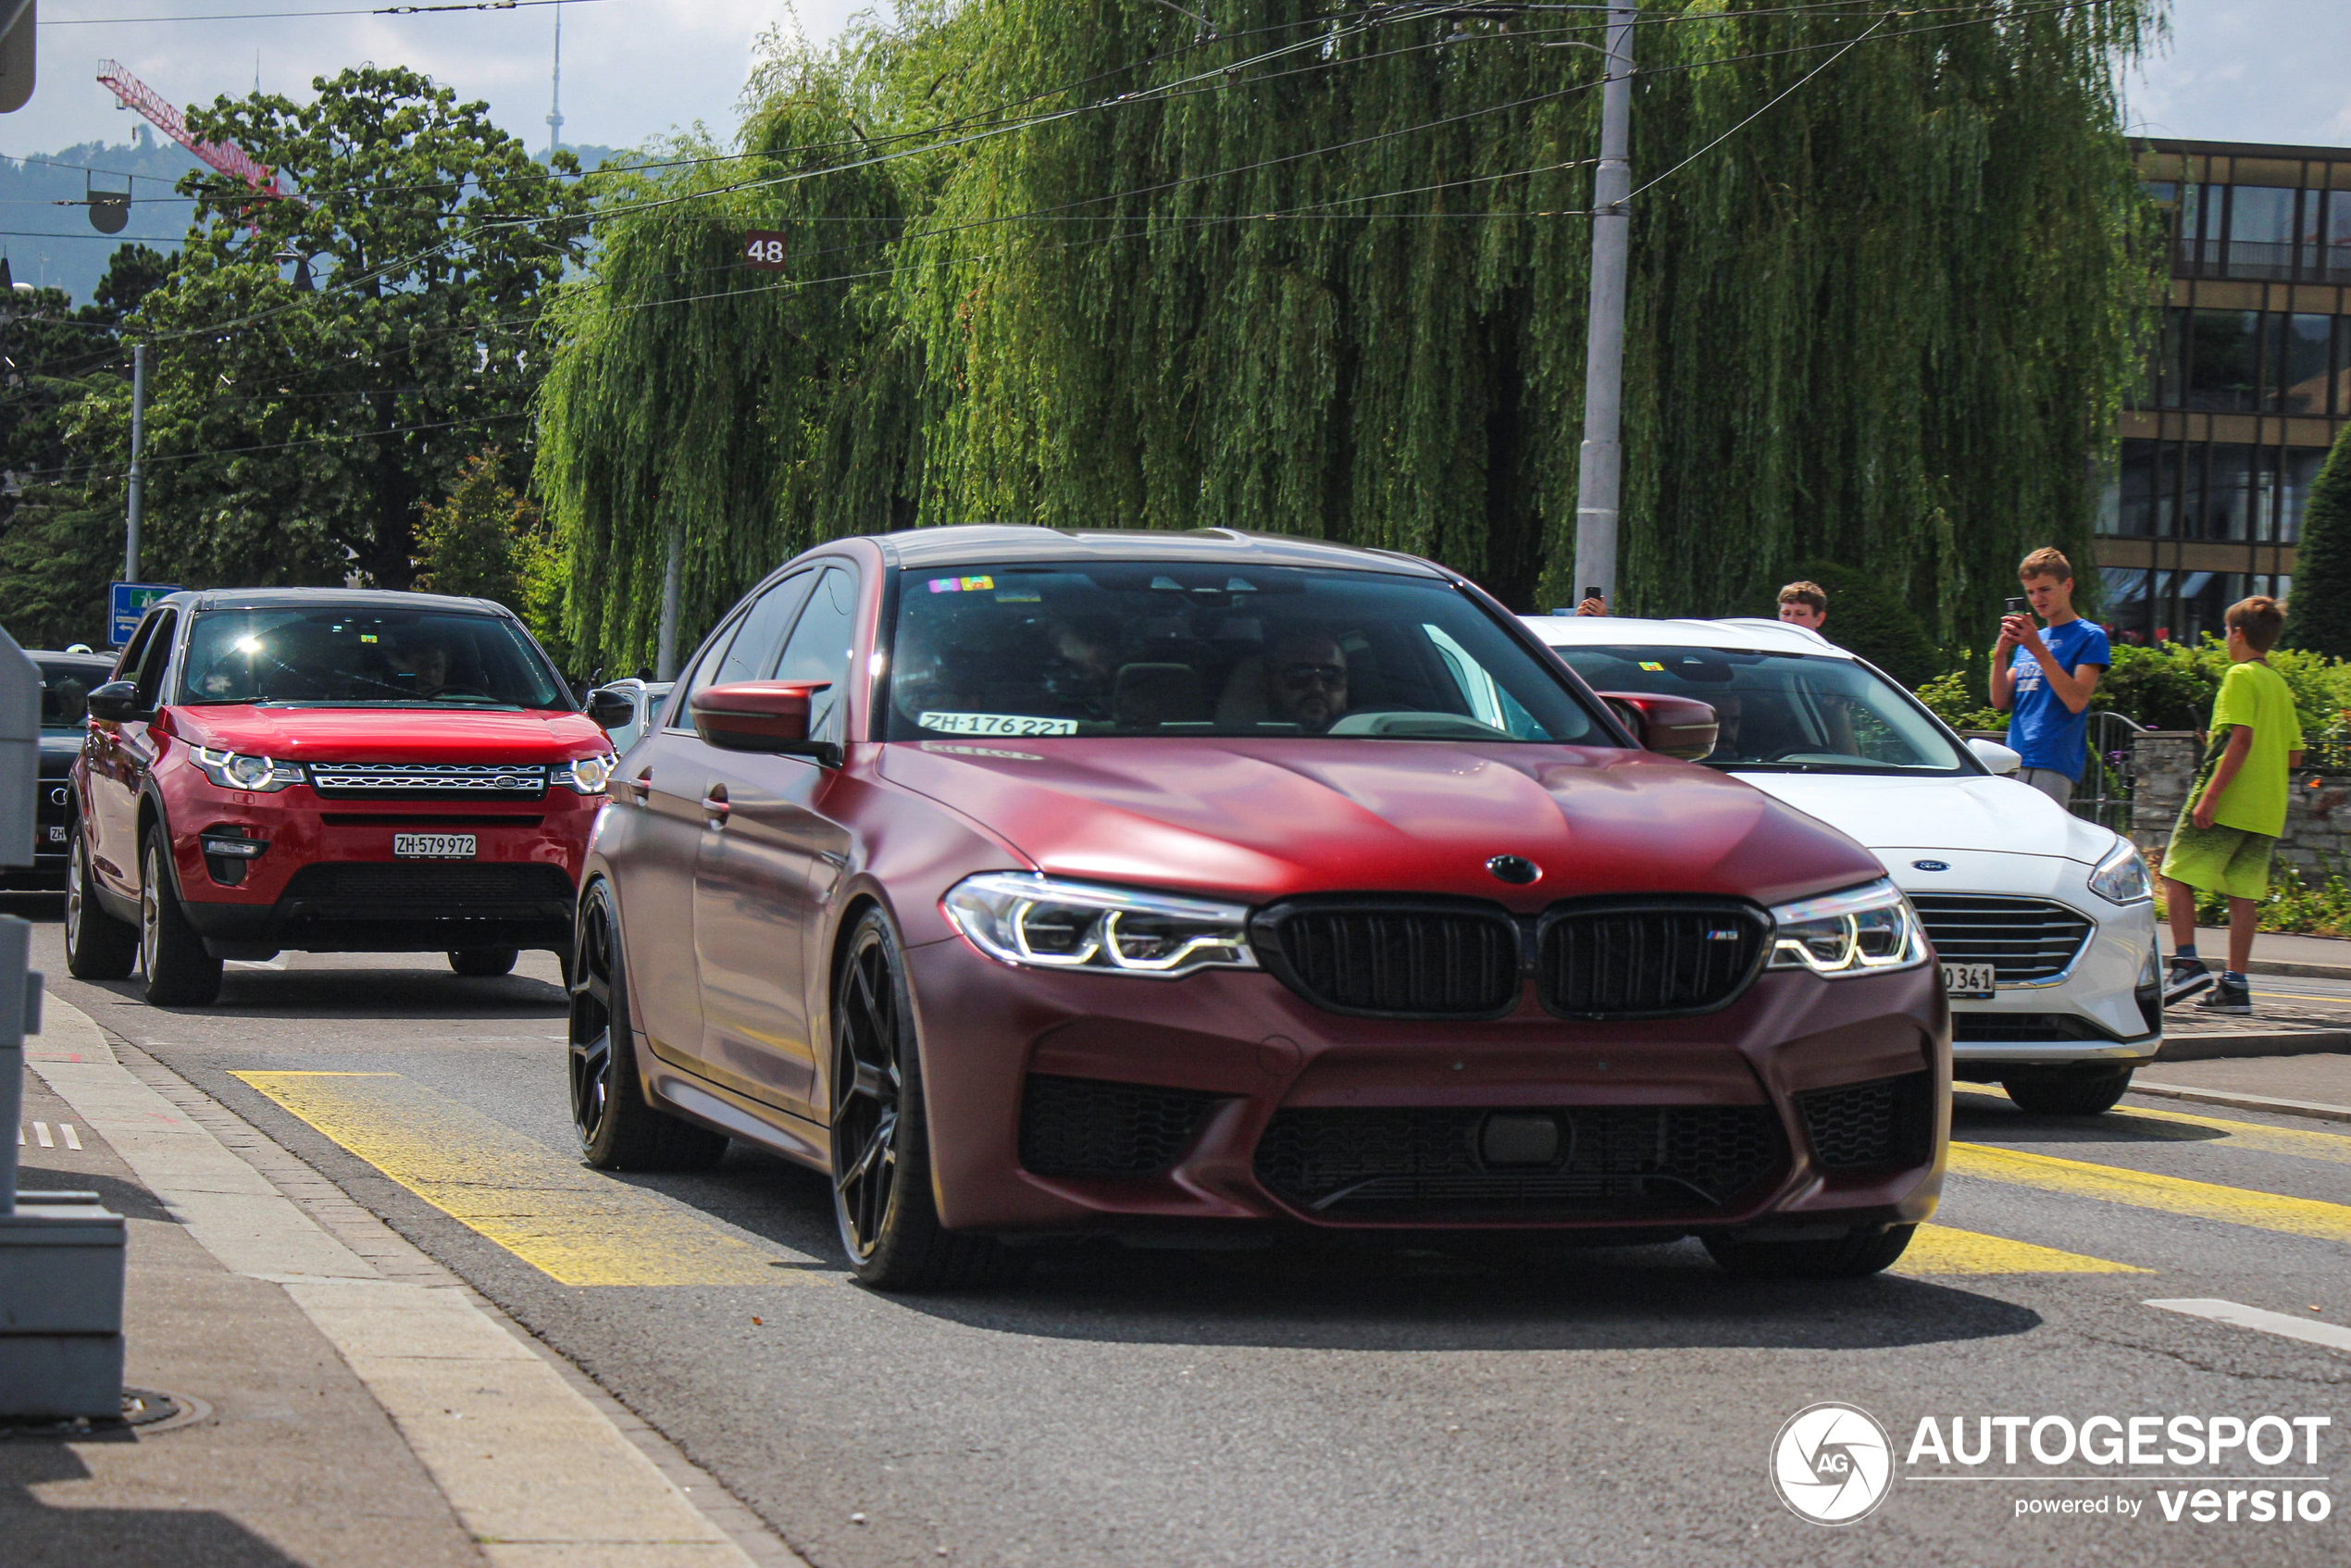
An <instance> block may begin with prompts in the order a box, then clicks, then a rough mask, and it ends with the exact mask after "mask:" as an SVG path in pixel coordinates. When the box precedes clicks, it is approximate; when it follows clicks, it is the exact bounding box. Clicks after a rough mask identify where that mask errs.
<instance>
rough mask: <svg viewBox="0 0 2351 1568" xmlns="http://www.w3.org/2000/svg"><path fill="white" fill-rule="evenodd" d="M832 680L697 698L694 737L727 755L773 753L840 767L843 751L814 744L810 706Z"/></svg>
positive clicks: (744, 683)
mask: <svg viewBox="0 0 2351 1568" xmlns="http://www.w3.org/2000/svg"><path fill="white" fill-rule="evenodd" d="M831 686H832V682H831V681H829V680H740V681H737V682H735V683H734V684H733V685H731V686H705V687H703V689H702V690H701V691H698V692H696V693H695V694H694V700H693V715H694V733H695V734H697V735H699V736H701V737H702V738H703V742H704V743H705V744H707V745H712V746H715V747H717V748H718V749H719V750H720V751H723V752H769V753H779V754H782V755H785V756H795V757H814V758H815V759H816V760H817V761H818V762H820V763H822V764H824V765H826V766H827V767H839V766H840V747H839V746H836V745H834V744H833V743H832V742H831V741H830V740H810V739H809V738H808V708H809V701H810V699H811V698H813V697H815V695H816V693H817V692H819V691H827V690H829V689H830V688H831Z"/></svg>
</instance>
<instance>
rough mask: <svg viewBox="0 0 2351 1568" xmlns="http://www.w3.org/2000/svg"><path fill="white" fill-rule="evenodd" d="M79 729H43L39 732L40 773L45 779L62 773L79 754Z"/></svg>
mask: <svg viewBox="0 0 2351 1568" xmlns="http://www.w3.org/2000/svg"><path fill="white" fill-rule="evenodd" d="M83 733H84V732H83V731H81V730H79V729H44V730H43V731H42V732H41V772H42V775H43V776H44V778H45V777H47V776H49V775H51V774H57V773H63V772H64V771H65V770H66V769H67V768H68V767H69V766H71V765H72V764H73V759H74V758H76V757H78V756H80V755H81V737H82V734H83Z"/></svg>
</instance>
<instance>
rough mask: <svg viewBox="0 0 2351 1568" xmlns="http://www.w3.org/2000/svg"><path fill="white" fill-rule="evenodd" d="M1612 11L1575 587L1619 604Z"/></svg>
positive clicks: (1629, 86)
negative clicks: (1617, 584) (1617, 569)
mask: <svg viewBox="0 0 2351 1568" xmlns="http://www.w3.org/2000/svg"><path fill="white" fill-rule="evenodd" d="M1638 14H1639V13H1638V12H1637V11H1636V10H1635V9H1634V8H1633V7H1632V6H1610V7H1609V13H1608V74H1607V76H1606V78H1605V79H1604V80H1603V81H1602V83H1601V87H1600V163H1599V168H1598V170H1597V171H1596V172H1595V174H1594V177H1593V180H1592V289H1591V309H1590V315H1589V317H1588V319H1587V325H1586V340H1585V349H1584V445H1583V447H1582V449H1581V451H1580V453H1579V454H1578V459H1577V463H1576V482H1575V586H1576V591H1577V593H1578V595H1579V596H1580V595H1581V594H1582V592H1583V591H1584V590H1585V589H1586V588H1597V589H1598V590H1599V591H1600V592H1601V593H1602V594H1603V595H1604V596H1605V597H1606V598H1607V599H1608V601H1609V604H1610V606H1611V608H1613V607H1614V605H1615V604H1616V555H1617V550H1616V530H1617V516H1618V498H1619V492H1620V490H1621V481H1622V479H1623V471H1624V448H1623V443H1622V442H1621V441H1620V440H1619V435H1620V432H1621V430H1622V428H1623V418H1624V273H1625V263H1626V260H1627V258H1628V257H1629V256H1630V255H1631V253H1632V245H1633V233H1632V228H1633V218H1632V215H1631V214H1630V213H1629V212H1627V211H1626V210H1625V206H1624V203H1625V200H1626V198H1627V197H1629V196H1630V195H1631V194H1632V193H1633V19H1634V18H1635V17H1636V16H1637V15H1638Z"/></svg>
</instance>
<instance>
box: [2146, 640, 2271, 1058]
mask: <svg viewBox="0 0 2351 1568" xmlns="http://www.w3.org/2000/svg"><path fill="white" fill-rule="evenodd" d="M2226 624H2227V627H2228V632H2229V657H2230V658H2231V659H2233V660H2234V661H2235V663H2234V664H2233V666H2231V667H2230V669H2229V673H2228V674H2227V675H2226V676H2224V677H2223V678H2221V681H2220V697H2219V698H2218V699H2217V700H2216V701H2215V702H2214V703H2213V704H2212V740H2211V744H2210V746H2209V747H2208V749H2207V751H2206V753H2205V759H2204V766H2203V767H2202V768H2201V769H2199V770H2198V777H2197V780H2196V788H2195V789H2193V790H2189V791H2188V798H2187V801H2186V803H2184V804H2183V805H2182V807H2181V808H2180V820H2179V822H2178V824H2177V825H2176V826H2175V827H2174V828H2172V830H2171V847H2170V848H2169V849H2168V850H2166V851H2165V852H2164V854H2163V898H2164V902H2166V903H2167V904H2169V905H2170V907H2171V950H2172V954H2171V975H2170V977H2168V980H2167V983H2166V985H2165V986H2164V991H2165V994H2166V996H2167V997H2169V998H2170V999H2171V1000H2174V1001H2176V1000H2178V999H2180V998H2182V997H2184V996H2186V995H2189V994H2190V993H2192V992H2193V991H2195V990H2196V989H2198V986H2197V982H2198V981H2200V980H2201V979H2202V977H2203V976H2204V974H2205V967H2204V961H2203V960H2202V959H2200V958H2198V957H2197V956H2196V895H2195V894H2194V893H2192V892H2191V891H2189V890H2190V889H2192V888H2200V889H2202V890H2205V891H2207V892H2215V893H2222V894H2225V895H2227V898H2228V901H2229V966H2228V968H2227V969H2226V970H2224V971H2223V972H2222V973H2221V976H2220V983H2219V984H2217V985H2215V986H2214V987H2213V988H2212V994H2211V995H2209V996H2208V997H2206V998H2205V999H2204V1000H2203V1001H2202V1002H2198V1003H2197V1004H2196V1005H2197V1007H2198V1009H2199V1010H2200V1011H2203V1012H2208V1013H2250V1012H2252V1011H2253V995H2252V988H2251V987H2250V986H2249V985H2248V984H2247V982H2246V980H2245V965H2246V964H2249V963H2251V962H2252V959H2253V927H2254V925H2255V923H2256V921H2257V920H2258V917H2259V909H2260V900H2261V896H2262V895H2263V894H2264V893H2267V892H2268V891H2269V890H2270V853H2271V852H2273V851H2274V850H2275V849H2276V848H2277V844H2278V836H2279V835H2280V834H2282V833H2283V832H2284V831H2285V801H2286V790H2287V785H2288V775H2289V774H2291V773H2292V771H2293V770H2294V769H2295V767H2298V766H2300V765H2301V763H2302V723H2301V720H2300V719H2299V718H2297V717H2296V716H2295V711H2294V693H2293V692H2292V691H2288V690H2287V688H2286V684H2285V678H2284V677H2283V676H2282V675H2280V674H2279V673H2278V672H2277V671H2276V670H2273V669H2271V668H2270V666H2269V663H2268V660H2267V658H2266V655H2267V654H2268V653H2269V652H2270V649H2272V648H2274V647H2276V646H2277V644H2278V637H2279V634H2280V633H2281V632H2283V630H2284V629H2285V611H2284V610H2283V608H2281V607H2280V606H2279V604H2278V602H2277V601H2276V600H2274V599H2269V598H2263V597H2255V598H2252V599H2245V600H2240V601H2239V602H2238V603H2236V604H2232V605H2230V606H2229V613H2228V616H2227V618H2226Z"/></svg>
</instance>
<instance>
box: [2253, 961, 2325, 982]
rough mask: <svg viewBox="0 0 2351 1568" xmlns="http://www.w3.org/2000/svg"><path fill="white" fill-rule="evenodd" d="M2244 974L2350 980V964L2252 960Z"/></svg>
mask: <svg viewBox="0 0 2351 1568" xmlns="http://www.w3.org/2000/svg"><path fill="white" fill-rule="evenodd" d="M2245 973H2246V974H2248V975H2276V976H2278V977H2281V978H2284V979H2295V980H2351V964H2297V963H2294V962H2292V961H2290V960H2287V959H2282V958H2256V959H2253V960H2251V961H2250V962H2248V963H2247V964H2245Z"/></svg>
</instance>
